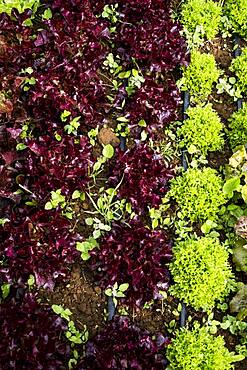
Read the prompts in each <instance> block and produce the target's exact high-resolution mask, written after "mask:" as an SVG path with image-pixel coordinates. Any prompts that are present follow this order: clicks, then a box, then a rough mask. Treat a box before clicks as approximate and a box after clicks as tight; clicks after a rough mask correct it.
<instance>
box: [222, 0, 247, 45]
mask: <svg viewBox="0 0 247 370" xmlns="http://www.w3.org/2000/svg"><path fill="white" fill-rule="evenodd" d="M224 10H225V14H226V16H227V18H228V20H229V22H230V25H231V27H232V29H233V31H234V32H236V33H237V34H239V36H242V37H243V38H245V39H246V38H247V1H246V0H226V1H225V4H224Z"/></svg>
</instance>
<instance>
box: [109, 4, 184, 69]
mask: <svg viewBox="0 0 247 370" xmlns="http://www.w3.org/2000/svg"><path fill="white" fill-rule="evenodd" d="M119 3H120V12H121V14H123V18H122V19H121V21H122V23H121V25H120V28H119V29H118V33H117V36H116V38H117V41H118V45H119V49H120V51H121V52H122V53H123V51H124V54H125V57H126V58H135V59H136V60H137V62H138V64H140V66H142V67H143V68H145V69H146V70H148V71H154V72H157V71H158V72H167V71H169V70H173V69H174V68H175V67H176V66H179V65H181V64H184V63H185V60H186V51H187V47H186V42H185V40H184V39H183V37H182V36H181V34H180V33H181V26H180V25H179V24H178V23H176V22H174V21H173V20H172V19H171V17H170V11H169V7H168V6H166V4H165V3H164V1H162V0H151V1H147V2H143V1H140V0H138V1H136V0H129V1H120V2H119Z"/></svg>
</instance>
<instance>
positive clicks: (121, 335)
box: [76, 317, 168, 370]
mask: <svg viewBox="0 0 247 370" xmlns="http://www.w3.org/2000/svg"><path fill="white" fill-rule="evenodd" d="M160 339H161V342H162V343H163V344H164V343H167V342H168V340H167V338H164V337H162V338H160ZM165 364H166V362H165V360H164V357H163V355H162V354H161V353H159V345H158V344H157V342H156V341H155V340H154V339H153V337H152V336H151V334H150V333H149V332H148V331H146V330H141V329H139V328H138V327H137V326H135V325H133V324H132V323H131V322H130V320H129V319H128V318H126V317H125V318H123V317H115V318H114V320H113V321H111V322H110V323H108V324H107V325H106V327H105V328H104V329H103V330H102V331H101V332H99V334H97V335H96V336H95V337H94V338H93V339H92V340H91V341H89V342H88V343H87V345H86V354H85V357H84V359H82V361H81V362H80V363H79V365H78V366H77V368H76V369H78V370H82V369H83V370H91V369H150V370H151V369H156V370H162V369H164V366H165Z"/></svg>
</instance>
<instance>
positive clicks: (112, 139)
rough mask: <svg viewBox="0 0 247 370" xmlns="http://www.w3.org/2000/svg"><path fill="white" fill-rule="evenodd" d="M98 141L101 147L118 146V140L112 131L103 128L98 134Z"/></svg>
mask: <svg viewBox="0 0 247 370" xmlns="http://www.w3.org/2000/svg"><path fill="white" fill-rule="evenodd" d="M98 140H99V142H100V144H102V145H108V144H111V145H112V146H114V147H117V146H118V145H119V144H120V140H119V138H118V137H117V136H116V134H115V133H114V132H113V131H112V129H110V128H105V127H103V128H102V129H101V130H100V132H99V134H98Z"/></svg>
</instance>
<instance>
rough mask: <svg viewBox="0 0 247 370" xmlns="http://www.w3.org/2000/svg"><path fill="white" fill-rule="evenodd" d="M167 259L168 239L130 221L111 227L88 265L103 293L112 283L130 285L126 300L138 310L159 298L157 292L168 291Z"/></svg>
mask: <svg viewBox="0 0 247 370" xmlns="http://www.w3.org/2000/svg"><path fill="white" fill-rule="evenodd" d="M170 259H171V242H170V241H169V239H168V235H167V234H166V233H165V232H164V231H150V230H149V229H148V228H146V227H144V225H143V224H142V223H141V222H140V221H133V220H132V221H131V222H130V226H122V225H117V224H115V225H114V227H113V228H112V231H111V233H109V234H107V235H106V236H105V237H104V238H103V239H102V241H101V246H100V248H99V249H94V250H93V251H92V252H91V258H90V260H89V264H90V267H91V268H92V269H93V270H95V273H96V282H98V283H99V284H100V286H101V287H102V288H103V289H105V288H107V287H108V286H113V285H114V283H115V282H117V283H118V284H122V283H129V288H128V290H127V292H126V300H127V302H129V303H131V304H134V305H137V306H140V305H142V304H144V303H145V302H147V301H150V300H151V299H153V298H159V297H160V294H159V291H160V290H166V289H167V288H168V283H169V273H168V269H167V267H166V264H167V263H168V262H169V261H170Z"/></svg>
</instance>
